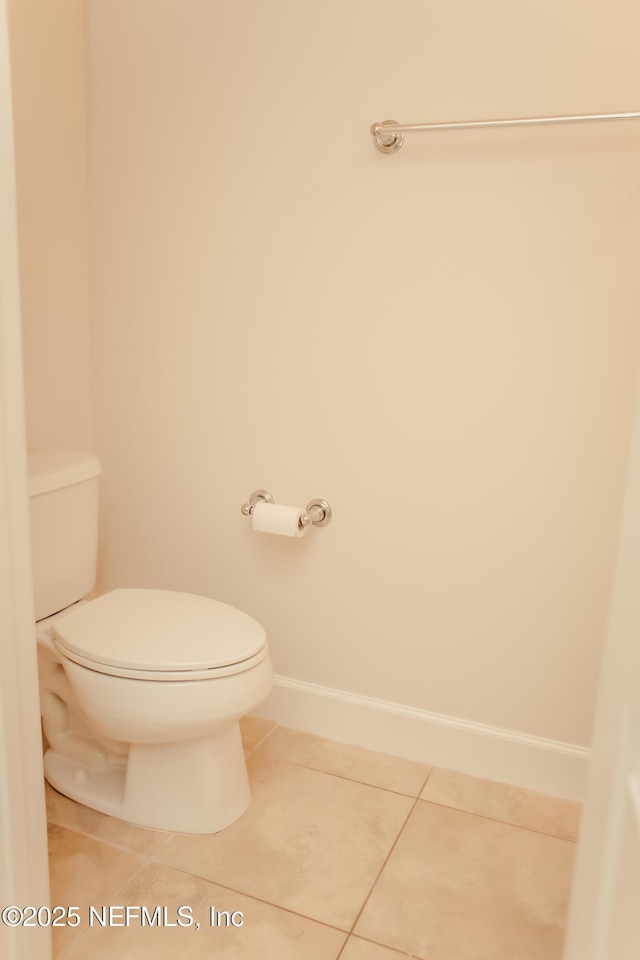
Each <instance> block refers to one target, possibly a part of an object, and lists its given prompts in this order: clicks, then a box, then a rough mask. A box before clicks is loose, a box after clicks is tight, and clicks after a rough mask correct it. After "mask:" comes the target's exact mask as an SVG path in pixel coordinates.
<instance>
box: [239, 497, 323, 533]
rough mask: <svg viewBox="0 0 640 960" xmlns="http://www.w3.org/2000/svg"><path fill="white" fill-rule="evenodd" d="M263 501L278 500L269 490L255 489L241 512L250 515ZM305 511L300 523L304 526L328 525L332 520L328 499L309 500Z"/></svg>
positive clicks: (273, 501)
mask: <svg viewBox="0 0 640 960" xmlns="http://www.w3.org/2000/svg"><path fill="white" fill-rule="evenodd" d="M261 501H262V502H264V503H275V502H276V501H275V500H274V498H273V494H271V493H269V491H268V490H254V491H253V493H252V494H251V496H250V497H249V503H243V504H242V506H241V507H240V512H241V513H242V514H243V515H244V516H245V517H250V516H251V514H252V513H253V508H254V507H255V505H256V504H257V503H260V502H261ZM305 511H306V512H305V513H303V514H302V516H301V517H300V523H301V524H302V525H303V526H304V527H308V526H309V524H310V523H312V524H313V525H314V526H315V527H326V525H327V524H328V523H329V521H330V520H331V514H332V511H331V504H330V503H329V501H328V500H309V503H308V504H307V506H306V508H305Z"/></svg>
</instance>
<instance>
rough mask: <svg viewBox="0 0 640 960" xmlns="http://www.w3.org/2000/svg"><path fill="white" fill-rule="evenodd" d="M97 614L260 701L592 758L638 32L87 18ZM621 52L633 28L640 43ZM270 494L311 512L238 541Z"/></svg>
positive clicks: (519, 7) (358, 10) (249, 12)
mask: <svg viewBox="0 0 640 960" xmlns="http://www.w3.org/2000/svg"><path fill="white" fill-rule="evenodd" d="M88 9H89V21H88V24H89V31H88V39H89V97H90V103H91V123H90V128H91V137H90V144H91V156H92V166H91V184H90V194H91V214H92V270H93V274H92V275H93V286H92V323H93V335H94V356H93V364H94V366H93V386H94V396H95V406H94V416H95V437H96V443H95V449H96V452H97V453H98V454H99V455H100V456H101V457H102V459H103V461H104V465H105V474H104V480H103V486H102V493H103V517H102V543H103V554H102V558H101V571H102V574H101V587H102V588H103V589H106V588H110V587H112V586H114V585H116V584H119V585H130V586H136V585H137V586H145V585H148V586H158V587H166V588H172V589H179V590H188V591H193V592H200V593H204V594H208V595H211V596H215V597H218V598H219V599H222V600H225V601H227V602H230V603H233V604H236V605H238V606H240V607H242V608H244V609H245V610H246V611H248V612H249V613H251V614H252V615H254V616H255V617H257V618H258V619H259V620H261V621H262V622H263V623H264V625H265V626H266V628H267V630H268V634H269V637H270V642H271V648H272V652H273V659H274V664H275V669H276V671H277V672H278V673H279V674H282V675H285V676H289V677H294V678H298V679H302V680H308V681H312V682H315V683H318V684H325V685H328V686H330V687H337V688H340V689H343V690H348V691H353V692H355V693H361V694H366V695H368V696H371V697H376V698H382V699H385V700H390V701H395V702H398V703H402V704H407V705H410V706H414V707H419V708H423V709H426V710H431V711H435V712H438V713H445V714H449V715H452V716H457V717H464V718H467V719H470V720H474V721H478V722H482V723H488V724H495V725H497V726H501V727H506V728H509V729H513V730H519V731H524V732H527V733H531V734H535V735H538V736H542V737H549V738H552V739H557V740H561V741H567V742H570V743H576V744H586V743H588V741H589V737H590V728H591V719H592V706H593V699H594V690H595V683H596V676H597V670H598V664H599V656H600V644H601V638H602V635H603V630H604V624H605V617H606V608H607V601H608V593H609V586H610V579H611V567H612V558H613V551H614V544H615V530H616V525H617V521H618V515H619V506H620V497H621V491H622V482H623V471H624V465H625V458H626V445H627V436H628V427H629V419H630V407H631V398H632V381H633V378H634V374H635V369H636V364H637V346H638V317H637V303H638V293H639V292H640V291H639V290H638V271H637V249H638V233H639V229H638V228H639V216H638V198H639V194H640V188H639V187H638V176H637V168H638V149H639V148H640V127H639V126H638V125H637V124H635V125H632V124H629V125H626V126H625V125H609V126H583V127H579V128H578V127H572V128H569V127H566V128H561V129H560V128H556V129H544V130H542V129H538V130H535V131H531V130H529V131H510V132H508V133H507V132H502V133H500V132H496V131H492V132H486V133H481V132H474V133H469V132H465V133H462V132H460V133H451V134H448V135H437V136H432V137H431V138H427V136H426V135H422V136H420V135H414V136H413V137H411V138H410V139H409V140H408V142H407V143H406V145H405V147H404V148H403V150H402V151H401V152H400V153H398V154H397V155H395V156H392V157H385V156H382V155H381V154H379V153H378V152H377V151H375V150H374V149H373V147H372V144H371V139H370V137H369V134H368V128H369V125H370V124H371V123H372V122H374V121H379V120H383V119H386V118H389V117H391V118H395V119H398V120H404V121H409V122H411V121H414V122H416V121H426V120H434V121H436V120H454V119H465V118H484V117H491V116H518V115H520V116H527V115H529V116H531V115H539V114H560V113H565V112H583V113H590V112H604V111H611V110H625V109H626V110H634V109H639V104H640V68H639V66H638V58H637V52H636V49H635V45H636V40H635V38H636V37H637V27H638V23H637V19H638V14H637V12H636V11H635V8H634V6H632V5H631V3H627V2H626V0H620V3H618V4H616V5H612V6H611V7H608V8H606V9H605V5H604V4H584V3H583V2H582V0H580V2H578V0H572V2H566V3H564V4H561V5H559V4H557V3H556V2H555V0H542V2H539V0H536V2H535V3H534V2H525V3H518V4H514V3H511V2H507V0H488V2H487V3H484V4H478V3H476V2H475V0H456V2H453V3H445V2H440V3H435V2H434V3H431V4H423V3H420V2H418V0H401V2H397V0H393V2H392V0H350V2H349V3H348V4H345V3H344V2H342V0H340V2H339V0H327V2H326V3H322V4H316V3H313V4H312V3H310V2H299V0H271V2H269V3H264V2H263V0H245V2H239V3H224V4H223V3H211V2H210V0H137V2H136V3H135V4H132V3H131V2H130V0H89V5H88ZM631 18H634V20H633V22H631ZM257 487H267V488H269V489H270V490H271V491H272V492H273V493H274V494H275V496H276V499H277V500H278V501H280V502H283V503H301V504H302V503H305V502H306V501H307V500H308V499H310V498H311V497H318V496H320V497H326V498H328V499H329V500H330V501H331V503H332V504H333V508H334V513H335V516H334V520H333V522H332V524H331V526H329V527H327V528H326V529H320V530H313V531H311V532H310V533H309V534H308V536H307V537H306V538H305V539H303V540H288V539H285V538H272V537H266V536H263V535H259V534H255V533H252V531H251V527H250V522H249V521H247V520H246V519H245V518H244V517H242V516H241V514H240V505H241V504H242V503H243V501H245V500H246V499H247V498H248V496H249V494H250V492H251V491H252V490H253V489H255V488H257Z"/></svg>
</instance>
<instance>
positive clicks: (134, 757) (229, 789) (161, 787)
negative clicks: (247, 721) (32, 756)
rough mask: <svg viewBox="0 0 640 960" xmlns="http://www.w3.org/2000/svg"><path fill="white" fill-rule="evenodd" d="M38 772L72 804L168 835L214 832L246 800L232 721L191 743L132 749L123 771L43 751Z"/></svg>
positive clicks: (228, 822)
mask: <svg viewBox="0 0 640 960" xmlns="http://www.w3.org/2000/svg"><path fill="white" fill-rule="evenodd" d="M44 771H45V776H46V778H47V780H48V781H49V783H50V784H51V786H52V787H54V788H55V789H56V790H58V791H59V792H60V793H63V794H64V795H65V796H67V797H70V798H71V799H72V800H77V801H78V803H82V804H84V805H85V806H87V807H91V808H93V809H94V810H99V811H100V812H101V813H106V814H109V815H110V816H112V817H118V818H119V819H120V820H126V821H128V822H129V823H135V824H137V825H138V826H142V827H151V828H152V829H156V830H169V831H171V832H172V833H218V832H219V831H220V830H224V829H225V827H229V826H230V825H231V824H232V823H234V821H236V820H237V819H238V817H240V816H241V815H242V814H243V813H244V811H245V810H246V809H247V807H248V805H249V801H250V799H251V792H250V788H249V779H248V777H247V768H246V764H245V759H244V751H243V748H242V739H241V737H240V726H239V724H238V721H237V720H236V721H233V722H232V723H230V724H228V725H226V726H224V727H222V728H221V729H219V730H216V731H215V733H213V734H209V735H208V736H206V737H199V738H198V739H196V740H187V741H182V742H178V743H169V744H131V745H130V747H129V757H128V760H127V762H126V766H120V765H118V766H111V767H108V768H106V769H105V768H104V767H103V768H102V769H94V768H92V767H89V766H85V765H84V764H82V763H80V762H78V761H76V760H73V759H70V758H68V757H63V756H61V755H60V754H58V753H56V752H55V751H54V750H52V749H49V750H47V752H46V754H45V757H44Z"/></svg>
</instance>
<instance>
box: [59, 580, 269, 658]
mask: <svg viewBox="0 0 640 960" xmlns="http://www.w3.org/2000/svg"><path fill="white" fill-rule="evenodd" d="M53 632H54V636H55V639H56V643H57V645H58V646H59V647H60V648H61V650H62V651H63V652H65V651H68V652H69V653H70V654H71V655H73V654H75V655H76V656H77V657H81V658H82V659H83V661H85V662H86V661H87V660H88V661H93V662H94V663H96V664H103V665H106V666H113V667H123V668H126V669H134V670H146V671H153V672H160V673H162V672H165V671H166V672H169V671H177V670H208V669H214V668H218V667H227V666H230V665H232V664H237V663H242V662H243V661H244V660H248V659H249V658H250V657H253V656H254V655H255V654H257V653H258V652H259V651H260V650H262V649H263V648H264V646H265V643H266V635H265V632H264V629H263V628H262V627H261V626H260V624H259V623H258V622H257V621H256V620H253V619H252V618H251V617H249V616H247V614H246V613H243V612H242V611H241V610H236V608H235V607H230V606H229V605H228V604H226V603H220V601H218V600H212V599H211V598H209V597H199V596H196V595H194V594H191V593H174V592H172V591H168V590H113V591H111V593H105V594H104V596H102V597H98V599H97V600H91V601H90V602H89V603H87V604H85V605H84V606H82V607H78V609H77V610H74V611H73V612H72V613H69V614H67V615H66V616H64V617H61V618H60V619H59V620H56V621H55V622H54V624H53Z"/></svg>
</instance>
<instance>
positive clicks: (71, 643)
mask: <svg viewBox="0 0 640 960" xmlns="http://www.w3.org/2000/svg"><path fill="white" fill-rule="evenodd" d="M99 471H100V466H99V463H98V461H97V460H96V459H95V457H91V456H90V455H86V454H68V453H65V452H64V451H54V452H45V453H42V454H36V455H33V456H32V457H31V456H30V497H31V508H32V510H31V534H32V555H33V567H34V579H35V594H36V616H37V617H38V622H37V624H36V635H37V642H38V673H39V683H40V705H41V713H42V721H43V729H44V733H45V736H46V740H47V742H48V749H47V751H46V753H45V757H44V770H45V776H46V778H47V780H48V781H49V782H50V783H51V785H52V786H53V787H55V788H56V789H57V790H58V791H60V792H61V793H63V794H65V795H66V796H68V797H70V798H72V799H73V800H77V801H78V802H80V803H82V804H85V805H86V806H89V807H93V808H94V809H96V810H99V811H101V812H103V813H107V814H110V815H112V816H115V817H119V818H120V819H123V820H127V821H129V822H131V823H135V824H139V825H141V826H145V827H152V828H155V829H161V830H169V831H173V832H184V833H216V832H218V831H220V830H223V829H224V828H225V827H227V826H229V825H230V824H231V823H233V822H234V821H235V820H237V819H238V817H239V816H241V814H242V813H243V812H244V810H245V809H246V807H247V806H248V804H249V800H250V789H249V781H248V777H247V771H246V764H245V760H244V752H243V747H242V740H241V737H240V728H239V723H238V721H239V719H240V718H241V717H242V716H244V715H246V714H247V713H249V712H251V711H252V710H253V709H255V707H256V706H257V705H258V704H259V703H260V702H261V701H262V700H264V699H265V697H266V696H267V695H268V693H269V691H270V689H271V686H272V683H273V674H272V667H271V660H270V657H269V650H268V647H267V641H266V636H265V632H264V629H263V628H262V626H261V625H260V624H259V623H257V621H255V620H253V619H252V618H251V617H249V616H248V615H247V614H245V613H243V612H242V611H240V610H237V609H236V608H235V607H231V606H229V605H228V604H225V603H221V602H220V601H217V600H213V599H211V598H209V597H202V596H196V595H194V594H189V593H179V592H174V591H168V590H148V589H117V590H113V591H111V592H109V593H106V594H104V595H102V596H100V597H98V598H97V599H94V600H88V601H87V600H79V599H78V598H79V597H81V596H82V595H83V594H84V593H86V592H87V590H89V589H90V588H91V586H92V584H93V580H94V575H95V546H96V542H97V537H96V525H97V484H96V478H97V474H98V473H99ZM56 547H57V550H56ZM62 598H64V603H65V606H64V607H63V608H62V609H61V606H62V605H61V604H60V602H59V601H60V599H62ZM71 601H75V602H71Z"/></svg>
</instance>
